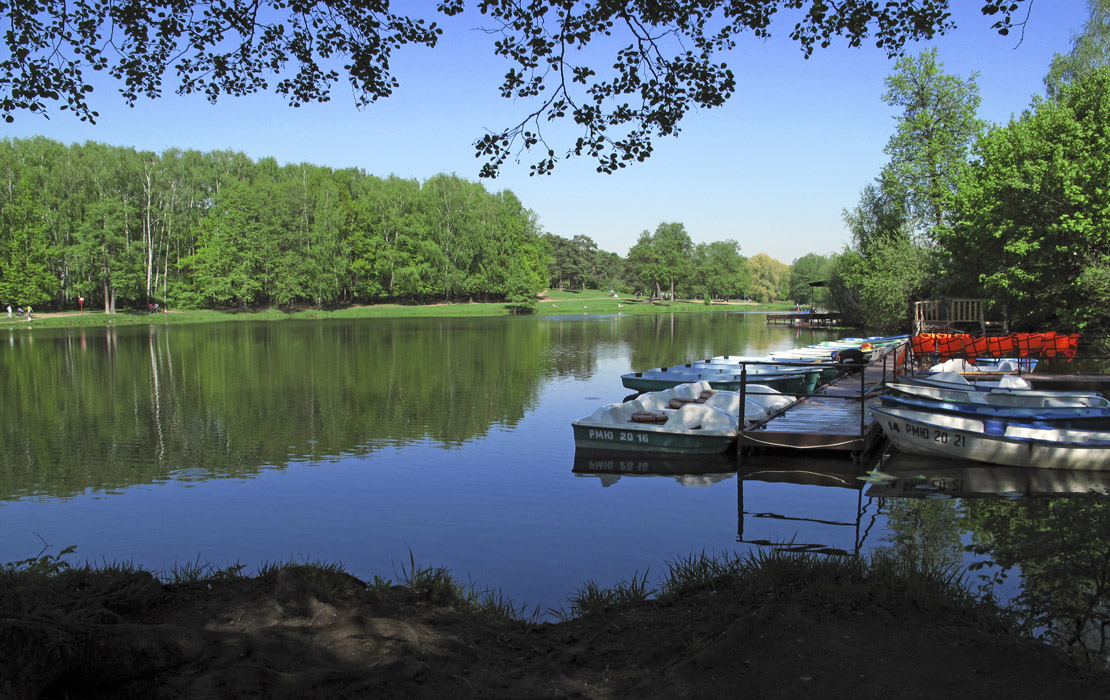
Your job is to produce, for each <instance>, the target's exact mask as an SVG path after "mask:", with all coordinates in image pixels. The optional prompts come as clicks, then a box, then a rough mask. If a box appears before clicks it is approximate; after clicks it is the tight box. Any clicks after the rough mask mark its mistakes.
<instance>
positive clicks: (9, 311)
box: [8, 304, 12, 318]
mask: <svg viewBox="0 0 1110 700" xmlns="http://www.w3.org/2000/svg"><path fill="white" fill-rule="evenodd" d="M11 317H12V305H11V304H8V318H11Z"/></svg>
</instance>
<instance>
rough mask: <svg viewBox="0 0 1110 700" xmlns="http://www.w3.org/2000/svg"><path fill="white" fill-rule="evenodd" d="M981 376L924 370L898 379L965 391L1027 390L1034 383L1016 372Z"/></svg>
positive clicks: (990, 373) (903, 381) (906, 382)
mask: <svg viewBox="0 0 1110 700" xmlns="http://www.w3.org/2000/svg"><path fill="white" fill-rule="evenodd" d="M977 374H980V375H981V378H976V377H972V376H970V375H969V374H968V373H962V372H924V373H921V374H902V375H899V377H898V379H899V381H901V382H902V383H903V384H916V385H918V386H929V387H934V388H937V389H960V390H964V391H991V390H992V389H1021V390H1026V389H1029V388H1031V387H1032V386H1033V385H1032V384H1030V383H1029V382H1027V381H1026V380H1024V379H1022V378H1021V377H1019V376H1017V375H1014V374H995V373H992V372H982V373H977Z"/></svg>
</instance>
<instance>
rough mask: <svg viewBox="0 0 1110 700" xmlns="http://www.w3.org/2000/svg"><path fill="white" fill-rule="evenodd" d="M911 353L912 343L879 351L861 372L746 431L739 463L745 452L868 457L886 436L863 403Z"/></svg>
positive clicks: (819, 391)
mask: <svg viewBox="0 0 1110 700" xmlns="http://www.w3.org/2000/svg"><path fill="white" fill-rule="evenodd" d="M907 350H908V344H902V345H898V346H895V347H892V348H886V349H884V348H880V349H878V350H877V351H876V352H875V355H874V356H873V357H872V359H871V362H870V363H869V364H867V365H866V366H864V368H863V371H862V372H854V373H849V374H845V375H843V376H841V377H838V378H837V379H834V380H833V381H831V382H829V383H828V384H826V385H824V386H822V387H819V388H818V389H817V391H816V392H815V393H814V394H811V395H809V396H805V397H801V398H799V399H798V400H797V401H795V402H794V403H792V404H791V405H789V406H787V407H786V408H784V409H782V410H781V411H779V412H777V413H775V414H774V415H772V416H771V417H770V418H767V419H765V420H763V421H760V422H758V423H756V424H754V425H753V426H752V427H750V428H747V429H745V430H742V431H741V432H740V436H739V443H738V447H739V449H740V452H741V457H740V458H741V459H743V453H744V452H745V451H749V452H751V451H758V450H788V451H794V450H814V451H822V452H841V453H846V454H849V455H851V456H852V457H853V458H854V459H855V458H859V457H861V456H863V455H866V454H867V453H868V452H870V451H871V450H872V449H873V448H875V447H876V446H877V445H878V444H879V443H880V442H881V440H882V438H883V435H882V431H881V430H880V428H879V424H878V423H877V422H876V421H875V419H874V418H873V417H872V416H871V414H870V413H868V412H867V411H865V410H864V407H863V404H864V399H866V398H869V397H871V396H875V395H877V394H878V393H879V392H880V391H881V390H882V385H883V381H884V378H885V380H886V381H891V380H892V379H893V377H894V374H895V371H896V370H898V369H900V368H901V366H902V363H903V362H904V361H905V356H906V352H907ZM880 353H882V354H880Z"/></svg>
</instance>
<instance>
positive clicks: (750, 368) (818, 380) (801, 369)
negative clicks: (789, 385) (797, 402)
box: [670, 358, 825, 394]
mask: <svg viewBox="0 0 1110 700" xmlns="http://www.w3.org/2000/svg"><path fill="white" fill-rule="evenodd" d="M670 369H671V370H675V371H684V370H687V369H695V370H698V371H699V372H700V371H711V372H734V373H736V374H740V372H741V370H746V371H747V372H748V374H749V375H751V374H752V373H753V372H754V373H756V375H757V376H756V379H755V381H756V382H759V377H761V376H765V375H766V374H767V373H779V372H782V373H788V374H789V373H798V374H801V375H802V377H803V379H802V382H801V386H799V387H796V388H793V389H788V390H790V391H791V392H792V393H795V394H811V393H813V391H814V390H815V389H817V386H818V385H819V384H823V383H824V381H823V380H824V377H825V371H824V369H823V368H821V367H818V366H816V365H815V364H796V365H790V364H783V363H775V362H772V361H771V360H770V359H769V358H761V359H758V360H747V361H737V362H733V363H726V362H723V361H722V362H718V361H716V358H712V359H710V360H709V361H708V362H688V363H686V364H684V365H678V366H675V367H671V368H670ZM759 383H762V382H759Z"/></svg>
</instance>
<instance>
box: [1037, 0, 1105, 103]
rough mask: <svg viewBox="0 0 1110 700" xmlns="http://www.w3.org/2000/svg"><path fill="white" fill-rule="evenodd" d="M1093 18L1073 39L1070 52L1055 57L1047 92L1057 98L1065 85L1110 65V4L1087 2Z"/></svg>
mask: <svg viewBox="0 0 1110 700" xmlns="http://www.w3.org/2000/svg"><path fill="white" fill-rule="evenodd" d="M1087 7H1088V9H1089V10H1090V18H1089V19H1088V20H1087V21H1086V22H1085V23H1084V24H1083V29H1082V30H1081V31H1080V32H1079V33H1078V34H1076V35H1075V36H1074V37H1072V44H1071V51H1069V52H1068V53H1066V54H1059V53H1058V54H1056V55H1055V56H1053V58H1052V65H1051V66H1050V67H1049V71H1048V75H1046V76H1045V79H1044V86H1045V92H1047V93H1048V96H1049V97H1050V98H1055V97H1057V96H1058V95H1059V94H1060V92H1061V90H1062V89H1063V87H1064V85H1067V84H1068V83H1071V82H1073V81H1075V80H1077V79H1078V78H1080V77H1082V76H1084V75H1086V74H1087V73H1089V72H1091V71H1092V70H1094V69H1096V68H1098V67H1099V66H1105V65H1107V64H1110V0H1087Z"/></svg>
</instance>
